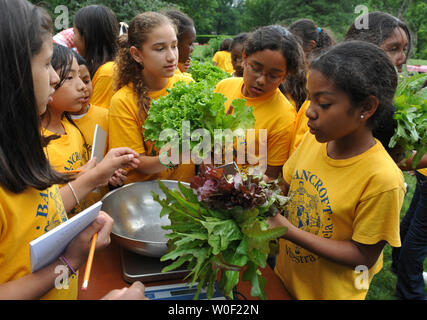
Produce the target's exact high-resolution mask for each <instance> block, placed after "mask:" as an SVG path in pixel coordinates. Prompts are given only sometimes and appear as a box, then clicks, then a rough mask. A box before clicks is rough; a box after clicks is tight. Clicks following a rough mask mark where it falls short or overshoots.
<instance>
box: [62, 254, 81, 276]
mask: <svg viewBox="0 0 427 320" xmlns="http://www.w3.org/2000/svg"><path fill="white" fill-rule="evenodd" d="M59 261H61V262H62V264H64V266H66V267H67V269H68V272H71V273H72V274H74V275H77V273H76V271H75V270H74V269H73V267H72V266H71V264H70V263H69V262H68V260H67V259H66V258H65V257H64V256H60V257H59Z"/></svg>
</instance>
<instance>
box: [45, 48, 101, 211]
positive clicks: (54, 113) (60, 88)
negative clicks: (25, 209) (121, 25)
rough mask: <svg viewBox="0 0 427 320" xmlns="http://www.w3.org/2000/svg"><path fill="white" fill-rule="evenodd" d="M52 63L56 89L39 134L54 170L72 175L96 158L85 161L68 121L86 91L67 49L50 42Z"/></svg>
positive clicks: (79, 136)
mask: <svg viewBox="0 0 427 320" xmlns="http://www.w3.org/2000/svg"><path fill="white" fill-rule="evenodd" d="M52 65H53V67H54V69H55V70H56V71H57V73H58V74H59V77H60V81H59V83H58V84H57V85H56V91H55V93H54V94H53V95H52V99H51V100H50V101H49V103H48V107H47V110H46V112H45V113H44V114H43V115H42V126H43V130H42V134H43V135H44V136H45V137H47V139H49V141H50V143H49V144H48V145H47V146H46V147H45V153H46V156H47V158H48V160H49V162H50V163H51V165H52V166H53V168H55V169H56V170H57V171H59V172H62V173H70V174H73V173H75V172H76V170H78V171H79V172H80V171H81V172H86V171H87V172H89V171H92V170H94V169H95V168H96V166H97V161H96V160H95V159H92V160H91V161H89V162H88V154H89V153H88V148H87V143H86V141H85V138H84V135H83V133H82V131H81V130H80V129H79V128H78V127H77V126H76V124H75V123H74V122H73V121H72V120H71V116H70V112H77V111H80V110H81V109H82V106H83V105H85V104H86V103H87V90H86V86H85V84H84V83H83V81H82V80H81V79H80V77H79V66H78V64H77V59H76V58H75V56H74V54H73V52H72V50H71V49H69V48H67V47H64V46H61V45H56V44H54V46H53V56H52ZM80 200H81V201H79V204H78V206H77V207H76V208H75V210H73V212H72V214H74V213H77V212H80V211H81V210H82V209H84V208H86V207H87V206H88V204H89V203H86V198H81V199H80Z"/></svg>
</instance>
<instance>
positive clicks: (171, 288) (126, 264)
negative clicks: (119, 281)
mask: <svg viewBox="0 0 427 320" xmlns="http://www.w3.org/2000/svg"><path fill="white" fill-rule="evenodd" d="M120 257H121V264H122V277H123V279H124V280H125V281H126V282H129V283H133V282H135V281H141V282H142V283H145V284H147V283H148V285H149V283H150V282H155V281H165V280H176V279H183V278H184V277H185V276H186V275H187V274H188V272H189V271H188V270H187V269H186V267H185V266H181V267H180V268H178V269H175V270H172V271H168V272H162V269H163V268H164V267H166V266H168V265H169V264H170V263H171V262H170V261H165V262H162V261H160V258H153V257H147V256H143V255H139V254H136V253H134V252H131V251H129V250H126V249H123V248H121V247H120ZM196 286H197V283H196V284H195V285H194V286H193V287H189V285H188V284H186V283H177V284H167V285H159V286H147V287H146V288H145V295H146V297H147V298H149V299H151V300H192V299H193V297H194V295H195V294H196ZM199 299H200V300H204V299H207V297H206V290H203V289H202V291H201V292H200V295H199ZM212 300H225V297H224V296H223V295H222V294H221V292H220V291H219V290H218V288H216V290H215V292H214V295H213V298H212Z"/></svg>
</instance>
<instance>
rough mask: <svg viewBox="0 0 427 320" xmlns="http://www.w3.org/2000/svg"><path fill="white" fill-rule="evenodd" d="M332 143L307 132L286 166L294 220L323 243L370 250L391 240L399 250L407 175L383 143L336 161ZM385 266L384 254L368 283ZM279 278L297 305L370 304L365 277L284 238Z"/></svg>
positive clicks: (288, 212) (280, 252)
mask: <svg viewBox="0 0 427 320" xmlns="http://www.w3.org/2000/svg"><path fill="white" fill-rule="evenodd" d="M326 145H327V144H326V143H319V142H317V141H316V139H315V137H314V136H313V135H311V134H306V135H305V136H304V138H303V140H302V142H301V144H300V146H299V147H298V149H297V150H296V151H295V152H294V153H293V154H292V156H291V157H290V158H289V160H288V161H287V162H286V164H285V165H284V166H283V177H284V179H285V181H286V182H287V183H288V184H290V189H289V195H290V196H291V201H290V203H289V205H288V208H287V212H286V214H287V217H288V219H289V221H290V222H291V223H292V224H293V225H295V226H297V227H298V228H299V229H302V230H305V231H307V232H311V233H313V234H315V235H317V236H319V237H323V238H328V239H334V240H343V241H349V240H354V241H357V242H359V243H363V244H367V245H369V244H376V243H378V242H379V241H381V240H385V241H387V242H388V243H389V244H390V245H391V246H393V247H398V246H400V245H401V243H400V237H399V212H400V209H401V207H402V203H403V198H404V194H405V188H404V180H403V175H402V172H401V170H400V169H399V168H398V167H397V166H396V164H395V163H394V161H393V160H392V159H391V158H390V156H389V155H388V153H387V152H386V151H385V149H384V147H383V146H382V145H381V143H380V142H379V141H377V143H376V144H375V145H374V146H373V147H371V148H370V149H369V150H367V151H365V152H364V153H362V154H360V155H357V156H355V157H352V158H349V159H344V160H335V159H332V158H330V157H329V156H328V155H327V151H326ZM381 268H382V254H381V256H380V257H379V259H378V260H377V262H376V263H375V264H374V265H373V266H372V267H371V268H370V269H369V270H367V269H366V272H367V273H366V272H365V273H364V274H363V275H364V276H365V275H366V276H367V277H366V278H368V279H369V283H370V282H371V279H372V277H373V276H374V274H375V273H377V272H378V271H379V270H380V269H381ZM357 271H360V270H357ZM275 272H276V273H277V274H278V275H279V277H280V278H281V279H282V281H283V283H284V285H285V286H286V288H287V289H288V291H289V292H290V294H291V295H292V296H293V297H295V298H296V299H303V300H305V299H326V300H328V299H331V300H335V299H364V298H365V296H366V293H367V291H368V289H367V288H363V287H362V286H361V284H364V285H368V280H367V279H366V278H365V279H366V281H365V282H364V283H362V282H361V281H360V280H361V277H362V274H361V273H359V272H356V271H355V270H353V268H350V267H347V266H344V265H340V264H337V263H335V262H332V261H330V260H327V259H325V258H322V257H319V256H317V255H315V254H313V253H311V252H309V251H307V250H305V249H304V248H302V247H300V246H298V245H296V244H294V243H292V242H290V241H287V240H284V239H281V240H280V250H279V255H278V257H277V262H276V268H275ZM357 281H358V282H357ZM355 284H356V285H355Z"/></svg>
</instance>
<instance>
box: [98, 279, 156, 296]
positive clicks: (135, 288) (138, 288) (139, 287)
mask: <svg viewBox="0 0 427 320" xmlns="http://www.w3.org/2000/svg"><path fill="white" fill-rule="evenodd" d="M102 300H149V299H148V298H147V297H146V296H145V287H144V285H143V284H142V283H141V282H140V281H135V282H134V283H133V284H132V285H131V286H130V287H129V288H122V289H120V290H119V289H115V290H112V291H110V292H109V293H108V294H107V295H106V296H105V297H103V298H102Z"/></svg>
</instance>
